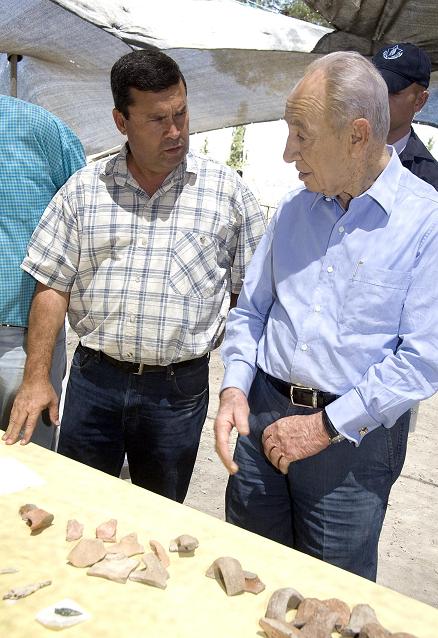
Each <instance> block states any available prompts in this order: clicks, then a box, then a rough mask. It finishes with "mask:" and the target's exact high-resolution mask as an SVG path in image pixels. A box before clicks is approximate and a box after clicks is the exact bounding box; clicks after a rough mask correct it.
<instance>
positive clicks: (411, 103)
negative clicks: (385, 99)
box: [389, 84, 428, 131]
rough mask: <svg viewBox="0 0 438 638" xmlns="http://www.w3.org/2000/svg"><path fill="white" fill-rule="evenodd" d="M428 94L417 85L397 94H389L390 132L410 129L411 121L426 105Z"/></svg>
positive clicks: (411, 85)
mask: <svg viewBox="0 0 438 638" xmlns="http://www.w3.org/2000/svg"><path fill="white" fill-rule="evenodd" d="M427 97H428V92H427V91H426V90H425V88H424V87H423V86H420V85H419V84H410V85H409V86H408V87H406V88H405V89H403V90H402V91H399V92H398V93H390V94H389V112H390V116H391V123H390V131H396V130H398V129H404V128H407V127H410V125H411V122H412V119H413V117H414V115H415V113H417V112H418V111H421V109H422V108H423V106H424V105H425V103H426V100H427Z"/></svg>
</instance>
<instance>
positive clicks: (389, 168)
mask: <svg viewBox="0 0 438 638" xmlns="http://www.w3.org/2000/svg"><path fill="white" fill-rule="evenodd" d="M386 148H387V149H388V152H389V153H390V155H391V157H390V160H389V162H388V164H387V165H386V166H385V168H384V169H383V171H382V172H381V173H380V175H379V176H378V178H377V179H376V181H375V182H374V183H373V184H372V185H371V186H370V187H369V189H368V190H367V191H365V192H364V193H362V194H361V195H358V196H357V197H354V198H353V199H352V200H351V202H350V205H351V203H352V202H354V201H355V200H358V199H360V198H362V197H371V198H372V199H374V200H375V201H376V202H377V203H378V204H379V205H380V206H381V207H382V208H383V210H384V211H385V213H386V214H387V215H388V217H389V215H391V211H392V207H393V205H394V201H395V197H396V194H397V188H398V183H399V181H400V176H401V173H402V171H403V166H402V164H401V162H400V160H399V158H398V155H397V153H396V152H395V151H394V149H393V148H392V146H387V147H386ZM323 198H324V199H326V196H325V195H324V194H323V193H315V198H314V200H313V202H312V204H311V205H310V210H312V208H313V207H314V206H317V204H318V203H319V202H320V201H321V199H323ZM330 199H333V198H330Z"/></svg>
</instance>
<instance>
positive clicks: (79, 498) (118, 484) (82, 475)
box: [0, 444, 438, 638]
mask: <svg viewBox="0 0 438 638" xmlns="http://www.w3.org/2000/svg"><path fill="white" fill-rule="evenodd" d="M17 461H18V462H19V463H20V464H22V465H24V466H26V467H27V468H30V469H31V470H33V471H34V472H36V474H37V475H38V476H39V477H40V479H42V484H40V485H39V486H34V487H28V488H26V489H21V490H20V491H16V492H14V493H10V494H3V495H2V496H0V569H2V568H5V567H16V568H17V569H19V571H18V572H17V573H14V574H3V575H0V636H1V637H2V638H3V637H4V638H6V637H7V638H24V637H26V638H28V637H29V636H32V638H39V637H42V636H45V637H46V638H47V636H49V635H50V633H51V630H49V629H47V628H45V627H43V626H42V625H40V624H39V623H37V622H36V621H35V615H36V613H37V612H38V611H39V610H41V609H42V608H44V607H48V606H50V605H52V604H54V603H57V602H58V601H60V600H62V599H64V598H72V599H73V600H75V601H76V602H77V603H79V604H80V605H81V606H82V607H83V608H85V609H86V610H87V611H88V612H89V613H91V615H92V618H91V620H89V621H87V622H84V623H82V624H80V625H76V626H75V627H71V628H68V629H65V630H64V631H65V632H66V634H67V635H68V636H69V637H70V638H76V637H78V638H79V637H80V638H82V637H90V638H91V637H92V638H100V637H102V638H103V637H105V638H124V637H125V636H126V637H129V638H131V637H132V638H139V637H140V636H147V637H153V638H156V637H159V638H189V637H190V638H201V637H202V638H204V637H205V638H207V637H208V638H215V637H218V638H219V637H220V638H225V637H226V638H257V637H259V638H260V637H261V636H263V635H264V634H263V632H262V631H261V629H260V627H259V625H258V620H259V618H260V617H261V616H263V615H264V612H265V609H266V605H267V602H268V600H269V597H270V595H271V594H272V592H273V591H274V590H275V589H278V588H280V587H294V588H295V589H298V590H299V591H300V592H301V593H302V594H303V595H305V596H309V597H310V596H311V597H316V598H322V599H324V598H331V597H338V598H341V599H342V600H345V601H346V602H347V603H348V604H349V605H350V606H353V605H355V604H357V603H364V602H366V603H368V604H370V605H372V606H373V607H374V609H375V610H376V613H377V616H378V618H379V620H380V622H381V623H382V624H383V625H384V626H385V627H387V628H388V629H390V630H391V631H394V632H395V631H403V630H404V631H410V632H411V633H413V634H415V635H416V636H418V638H436V636H437V635H438V610H436V609H434V608H432V607H429V606H428V605H425V604H423V603H420V602H417V601H415V600H413V599H411V598H407V597H406V596H403V595H401V594H398V593H396V592H394V591H391V590H389V589H386V588H384V587H380V586H377V585H375V584H373V583H370V582H368V581H366V580H364V579H362V578H359V577H357V576H353V575H352V574H349V573H347V572H345V571H343V570H340V569H337V568H335V567H332V566H331V565H327V564H325V563H322V562H321V561H318V560H315V559H312V558H310V557H308V556H305V555H304V554H301V553H299V552H296V551H293V550H291V549H288V548H286V547H284V546H282V545H280V544H277V543H274V542H271V541H268V540H266V539H264V538H262V537H260V536H257V535H255V534H251V533H249V532H246V531H243V530H241V529H239V528H237V527H233V526H232V525H228V524H227V523H224V522H222V521H219V520H217V519H215V518H213V517H211V516H208V515H206V514H202V513H201V512H198V511H196V510H194V509H191V508H189V507H186V506H183V505H179V504H177V503H173V502H172V501H169V500H167V499H165V498H162V497H159V496H157V495H155V494H152V493H150V492H148V491H146V490H143V489H141V488H138V487H136V486H133V485H130V484H129V483H127V482H124V481H121V480H119V479H116V478H113V477H110V476H107V475H106V474H103V473H101V472H98V471H96V470H93V469H91V468H89V467H87V466H85V465H81V464H79V463H76V462H74V461H71V460H69V459H66V458H64V457H62V456H60V455H58V454H55V453H53V452H48V451H47V450H44V449H42V448H40V447H38V446H36V445H33V444H29V445H28V446H25V447H24V446H21V447H20V446H18V445H15V446H10V447H7V446H5V445H3V444H0V475H1V467H2V464H3V467H4V466H5V465H6V464H8V463H16V462H17ZM10 478H11V481H12V477H10ZM5 480H8V479H7V478H6V479H5V477H4V476H3V478H2V481H3V484H4V481H5ZM206 489H210V490H214V489H215V486H214V485H209V486H206ZM25 503H35V504H37V505H38V506H39V507H42V508H43V509H46V510H48V511H50V512H52V513H53V514H54V515H55V519H54V523H53V525H52V526H51V527H49V528H48V529H46V530H44V531H43V532H41V533H40V534H38V535H31V533H30V530H29V528H28V527H27V526H26V524H25V523H24V522H23V521H22V520H21V518H20V516H19V515H18V509H19V507H20V506H21V505H23V504H25ZM70 518H76V519H77V520H79V521H80V522H81V523H83V524H84V525H85V529H84V537H89V538H90V537H91V538H92V537H94V535H95V528H96V527H97V526H98V525H99V524H101V523H102V522H104V521H107V520H108V519H110V518H116V519H117V520H118V534H117V535H118V538H120V537H121V536H123V535H126V534H129V533H130V532H136V533H137V534H138V538H139V541H140V542H141V543H142V544H143V545H144V546H145V548H146V549H147V550H149V540H150V539H156V540H158V541H160V542H161V543H162V544H163V545H164V546H165V547H166V549H167V547H168V544H169V541H170V539H172V538H175V537H176V536H179V535H180V534H191V535H193V536H196V537H197V538H198V539H199V542H200V546H199V548H198V549H197V550H196V552H195V555H194V556H193V557H186V558H181V557H180V556H179V555H178V554H170V560H171V564H170V567H169V573H170V579H169V580H168V585H167V589H166V590H161V589H156V588H154V587H150V586H148V585H143V584H140V583H136V582H130V581H128V582H127V583H126V584H119V583H115V582H111V581H107V580H105V579H102V578H96V577H91V576H87V575H86V569H78V568H75V567H73V566H71V565H69V564H68V563H67V561H66V557H67V554H68V553H69V551H70V549H71V548H72V546H73V545H74V543H68V542H67V541H66V540H65V530H66V523H67V520H68V519H70ZM220 556H234V557H235V558H238V559H239V560H240V562H241V564H242V566H243V568H244V569H245V570H247V571H252V572H256V573H257V574H258V575H259V577H260V578H261V579H262V580H263V581H264V583H265V584H266V590H265V591H264V592H262V593H261V594H259V595H257V596H255V595H253V594H249V593H245V594H241V595H238V596H234V597H227V596H226V594H225V592H224V591H223V589H221V587H220V586H219V585H218V584H217V583H216V581H214V580H211V579H209V578H206V577H205V571H206V569H207V568H208V567H209V565H210V564H211V563H212V562H213V560H215V559H216V558H218V557H220ZM406 578H409V573H406ZM47 579H50V580H52V585H51V586H49V587H46V588H44V589H41V590H39V591H38V592H36V593H34V594H32V595H31V596H29V597H27V598H23V599H21V600H18V601H16V602H14V603H13V604H11V602H10V601H4V600H1V598H2V596H3V594H4V593H5V592H6V591H8V590H9V589H11V588H12V587H18V586H21V585H26V584H29V583H33V582H37V581H44V580H47ZM333 635H335V634H333Z"/></svg>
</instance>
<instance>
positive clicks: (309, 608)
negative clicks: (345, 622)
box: [293, 598, 349, 628]
mask: <svg viewBox="0 0 438 638" xmlns="http://www.w3.org/2000/svg"><path fill="white" fill-rule="evenodd" d="M321 609H324V604H323V602H322V600H318V598H304V600H303V601H302V602H301V603H300V604H299V605H298V609H297V613H296V615H295V618H294V620H293V624H294V626H295V627H298V628H301V627H304V625H305V624H306V623H308V622H309V621H310V620H312V618H313V617H314V616H315V614H316V613H317V612H318V611H320V610H321ZM348 619H349V618H348Z"/></svg>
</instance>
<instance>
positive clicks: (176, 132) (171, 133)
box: [167, 120, 181, 139]
mask: <svg viewBox="0 0 438 638" xmlns="http://www.w3.org/2000/svg"><path fill="white" fill-rule="evenodd" d="M180 133H181V131H180V129H179V127H178V126H177V125H176V122H175V120H171V121H170V123H169V128H168V129H167V137H170V138H172V139H177V138H178V137H179V136H180Z"/></svg>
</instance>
